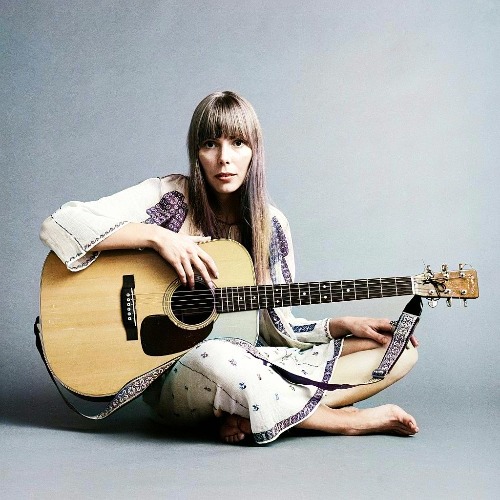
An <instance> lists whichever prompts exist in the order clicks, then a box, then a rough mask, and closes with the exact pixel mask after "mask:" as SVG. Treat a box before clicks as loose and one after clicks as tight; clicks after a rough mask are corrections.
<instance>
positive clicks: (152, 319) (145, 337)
mask: <svg viewBox="0 0 500 500" xmlns="http://www.w3.org/2000/svg"><path fill="white" fill-rule="evenodd" d="M212 329H213V323H209V324H208V325H206V326H204V327H202V328H200V329H196V330H193V329H189V330H187V329H185V328H182V327H181V326H178V325H177V324H175V323H174V322H173V321H171V320H170V318H169V317H168V316H165V315H161V314H156V315H151V316H148V317H146V318H144V320H143V322H142V324H141V344H142V349H143V351H144V354H147V355H148V356H165V355H167V354H175V353H178V352H179V351H185V350H187V349H190V348H191V347H194V346H195V345H196V344H198V343H199V342H201V341H202V340H205V339H206V338H207V337H208V336H209V335H210V332H211V331H212Z"/></svg>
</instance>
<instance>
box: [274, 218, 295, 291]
mask: <svg viewBox="0 0 500 500" xmlns="http://www.w3.org/2000/svg"><path fill="white" fill-rule="evenodd" d="M271 222H272V227H273V234H272V236H271V248H270V257H269V260H270V264H271V266H270V267H271V279H272V281H273V283H277V282H278V277H277V276H276V273H275V270H274V269H275V266H276V264H277V263H278V262H279V263H281V273H282V275H283V278H284V280H285V283H291V282H292V274H291V273H290V269H289V268H288V264H287V262H286V259H285V257H286V256H287V255H288V252H289V247H288V241H287V239H286V235H285V232H284V231H283V228H282V227H281V224H280V223H279V221H278V219H277V218H276V217H273V218H272V219H271Z"/></svg>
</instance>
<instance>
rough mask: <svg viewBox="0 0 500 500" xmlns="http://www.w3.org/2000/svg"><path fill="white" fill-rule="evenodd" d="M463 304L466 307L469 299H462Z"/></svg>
mask: <svg viewBox="0 0 500 500" xmlns="http://www.w3.org/2000/svg"><path fill="white" fill-rule="evenodd" d="M462 304H463V306H464V307H467V299H462Z"/></svg>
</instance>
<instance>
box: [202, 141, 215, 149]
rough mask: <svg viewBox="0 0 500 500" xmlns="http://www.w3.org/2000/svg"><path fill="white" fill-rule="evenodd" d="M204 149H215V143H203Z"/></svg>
mask: <svg viewBox="0 0 500 500" xmlns="http://www.w3.org/2000/svg"><path fill="white" fill-rule="evenodd" d="M203 147H204V148H214V147H215V141H205V142H204V143H203Z"/></svg>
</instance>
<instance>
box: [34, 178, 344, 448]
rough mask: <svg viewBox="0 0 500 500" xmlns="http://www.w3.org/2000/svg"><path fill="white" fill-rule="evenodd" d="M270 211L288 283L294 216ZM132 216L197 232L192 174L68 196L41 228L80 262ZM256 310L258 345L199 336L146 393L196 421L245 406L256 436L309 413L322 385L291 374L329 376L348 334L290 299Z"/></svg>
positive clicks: (275, 261) (262, 437)
mask: <svg viewBox="0 0 500 500" xmlns="http://www.w3.org/2000/svg"><path fill="white" fill-rule="evenodd" d="M270 216H271V219H272V220H271V223H272V230H273V234H272V241H271V249H270V250H271V252H270V253H271V257H270V267H269V275H268V282H269V283H274V284H284V283H290V282H292V281H293V278H294V272H295V263H294V256H293V247H292V239H291V234H290V228H289V224H288V221H287V220H286V218H285V216H284V215H283V214H282V213H281V212H280V211H279V210H277V209H276V208H274V207H270ZM130 222H140V223H145V224H158V225H161V226H163V227H165V228H167V229H169V230H172V231H175V232H179V233H185V234H195V235H196V234H198V235H199V234H201V233H200V231H199V230H198V229H197V228H195V227H194V224H193V222H192V216H191V213H190V210H189V201H188V195H187V178H186V177H185V176H182V175H170V176H167V177H163V178H151V179H148V180H146V181H144V182H142V183H140V184H138V185H136V186H133V187H131V188H128V189H125V190H124V191H120V192H119V193H116V194H114V195H111V196H108V197H104V198H101V199H99V200H97V201H92V202H75V201H72V202H69V203H66V204H65V205H63V206H62V207H61V208H60V209H59V210H57V211H56V212H55V213H54V214H52V215H51V216H50V217H48V218H47V219H46V220H45V221H44V223H43V224H42V229H41V233H40V237H41V239H42V241H43V242H44V243H46V244H47V245H48V246H49V247H50V248H51V249H52V250H53V251H54V252H55V253H56V254H57V255H58V257H59V258H60V259H61V260H62V261H63V262H64V263H65V265H66V266H67V267H68V269H70V270H71V271H80V270H83V269H85V268H86V267H88V266H89V265H91V264H92V262H94V261H95V260H96V259H97V258H98V256H99V252H96V251H93V247H94V246H95V245H96V244H97V243H99V242H100V241H102V240H103V239H104V238H106V237H107V236H108V235H110V234H112V233H113V232H114V231H116V230H117V229H119V228H121V227H122V226H124V225H125V224H128V223H130ZM259 317H260V322H259V323H260V327H259V335H260V337H259V340H260V341H259V342H258V346H257V347H255V346H252V345H251V344H248V343H247V342H244V341H239V340H237V339H233V340H230V339H212V340H207V341H205V342H202V343H201V344H199V345H197V346H196V347H195V348H193V349H191V351H189V352H188V353H187V354H185V355H184V356H182V358H180V359H179V360H178V361H177V363H176V364H175V365H174V366H173V367H172V369H170V371H169V372H168V373H167V374H165V375H164V376H163V377H162V379H161V381H160V382H159V383H155V384H154V386H153V387H151V388H150V389H148V390H147V391H146V394H145V398H144V399H145V400H146V402H147V403H148V404H149V405H150V406H152V407H153V408H154V410H155V411H156V412H157V413H158V415H159V416H160V417H161V418H162V419H163V420H164V421H165V422H166V423H168V424H179V425H189V424H197V423H199V422H200V421H201V420H202V419H205V418H208V417H210V416H213V415H214V413H215V414H219V413H220V412H221V411H223V412H227V413H233V414H238V415H241V416H243V417H245V418H249V419H250V423H251V427H252V433H253V437H254V439H255V441H256V442H257V443H266V442H270V441H273V440H274V439H276V438H277V437H278V436H279V435H280V434H281V433H282V432H283V431H285V430H287V429H288V428H290V427H293V426H294V425H296V424H297V423H298V422H300V421H301V420H303V419H305V418H306V417H307V416H308V415H310V414H311V412H313V411H314V410H315V409H316V408H317V407H318V404H319V403H320V401H321V398H322V397H323V395H324V390H323V389H322V388H319V387H317V386H315V385H312V384H307V385H304V384H300V383H296V382H295V383H294V382H292V381H291V380H294V375H295V376H297V377H301V378H302V379H304V380H311V381H316V382H318V383H320V385H321V383H328V382H329V380H330V378H331V375H332V374H333V371H334V368H335V363H336V361H337V359H338V357H339V356H340V353H341V350H342V340H332V339H331V337H330V335H329V333H328V319H322V320H319V321H308V320H305V319H302V318H296V317H295V316H294V315H293V314H292V312H291V310H290V308H274V309H267V310H262V311H261V312H260V315H259ZM261 344H262V345H261ZM295 380H297V379H295Z"/></svg>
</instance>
